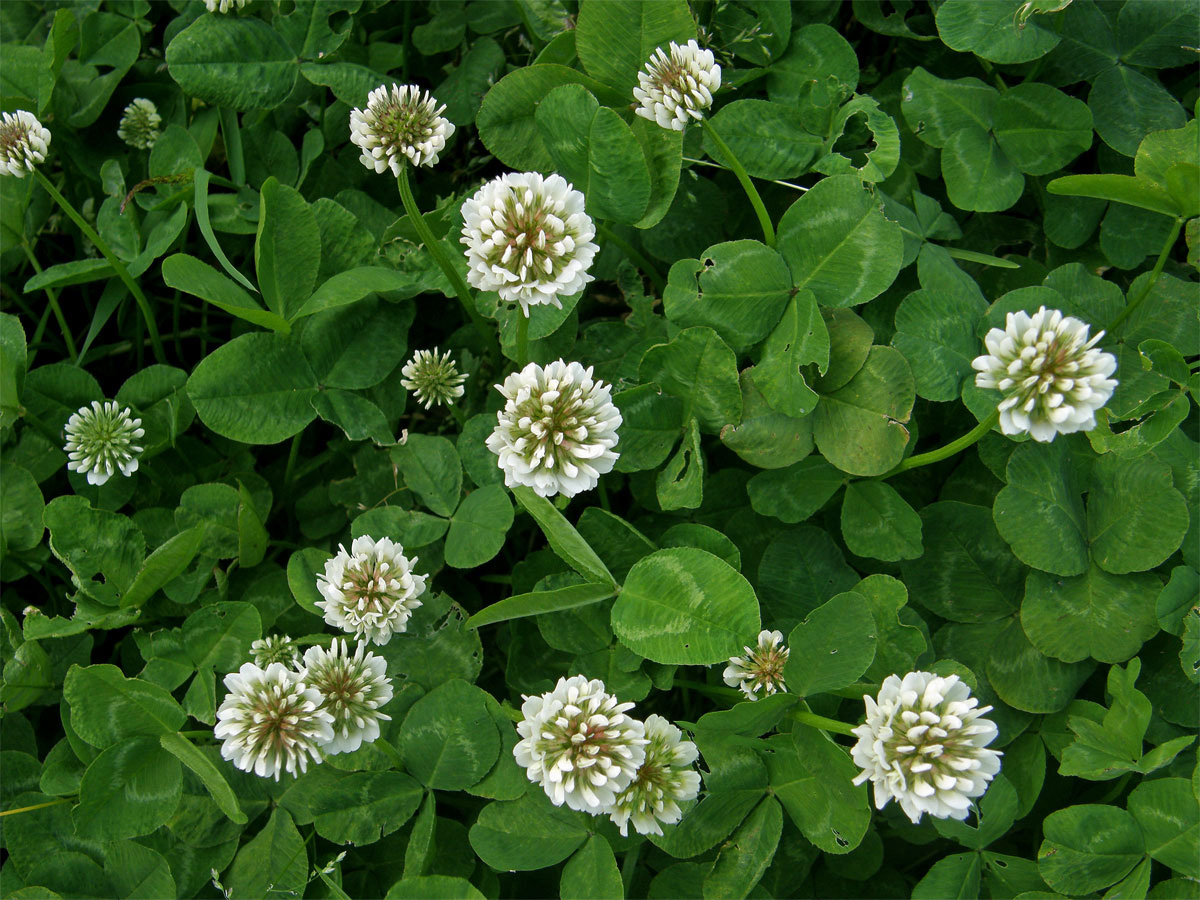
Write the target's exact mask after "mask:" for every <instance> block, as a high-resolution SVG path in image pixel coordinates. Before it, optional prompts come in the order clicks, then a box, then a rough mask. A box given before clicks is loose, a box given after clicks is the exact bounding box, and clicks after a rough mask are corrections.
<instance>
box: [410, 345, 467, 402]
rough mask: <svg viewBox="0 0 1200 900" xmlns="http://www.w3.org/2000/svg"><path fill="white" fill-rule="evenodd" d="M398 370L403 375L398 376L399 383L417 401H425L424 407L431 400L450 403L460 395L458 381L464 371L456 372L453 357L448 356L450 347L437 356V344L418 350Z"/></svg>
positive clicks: (461, 388) (462, 376)
mask: <svg viewBox="0 0 1200 900" xmlns="http://www.w3.org/2000/svg"><path fill="white" fill-rule="evenodd" d="M400 374H401V375H403V376H404V377H403V378H401V379H400V385H401V386H402V387H403V388H404V389H405V390H406V391H412V392H413V393H414V394H416V395H417V402H418V403H423V404H425V408H426V409H430V408H431V407H432V406H433V405H434V404H435V403H436V404H439V405H440V404H445V405H446V406H452V405H453V404H454V401H455V400H457V399H458V398H459V397H461V396H462V395H463V387H462V384H463V382H464V381H466V380H467V376H466V375H460V374H459V373H458V368H457V366H455V364H454V360H453V359H451V358H450V351H449V350H447V351H446V352H445V353H443V354H442V355H440V356H439V355H438V349H437V347H434V348H433V350H432V352H431V351H429V350H418V351H417V352H416V353H415V354H413V358H412V359H410V360H409V361H408V362H406V363H405V364H404V368H402V369H401V370H400Z"/></svg>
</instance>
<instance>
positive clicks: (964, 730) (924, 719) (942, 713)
mask: <svg viewBox="0 0 1200 900" xmlns="http://www.w3.org/2000/svg"><path fill="white" fill-rule="evenodd" d="M863 701H864V702H865V703H866V705H867V720H866V722H865V723H864V724H862V725H859V726H858V727H857V728H855V729H854V733H855V734H856V735H858V743H857V744H855V745H854V747H853V748H852V749H851V751H850V752H851V755H852V756H853V758H854V763H855V765H857V766H858V767H859V768H861V769H862V770H863V771H862V772H861V773H860V774H859V775H858V776H857V777H856V778H855V779H854V783H855V784H862V783H863V782H864V781H866V780H867V779H870V780H871V781H872V782H873V783H874V785H875V808H876V809H883V808H884V807H885V806H886V805H887V804H888V801H890V800H892V799H895V800H896V801H898V802H899V804H900V808H901V809H903V810H904V813H905V815H907V816H908V817H909V818H910V819H911V820H912V821H913V823H914V824H916V823H917V822H919V821H920V820H921V816H922V815H923V814H924V813H929V814H930V815H932V816H935V817H936V818H939V819H947V818H949V819H965V818H966V816H967V811H968V810H969V808H970V806H971V798H973V797H979V796H980V795H982V794H983V792H984V791H986V790H987V785H988V782H989V781H991V780H992V776H994V775H995V774H996V773H997V772H999V771H1000V755H1001V754H1000V752H999V751H998V750H988V749H987V745H988V744H990V743H991V742H992V741H993V740H994V739H995V737H996V733H997V732H996V725H995V723H993V722H991V721H990V720H988V719H984V718H982V716H983V714H984V713H986V712H989V711H991V709H992V707H990V706H984V707H980V706H979V701H978V700H977V699H975V698H974V697H972V696H971V690H970V688H968V687H967V685H966V684H964V683H963V682H962V681H960V680H959V678H958V676H957V675H948V676H945V677H942V676H939V675H934V674H932V673H930V672H909V673H908V674H907V675H905V676H904V679H903V680H901V679H900V676H899V675H889V676H888V677H887V678H886V679H885V680H884V682H883V685H882V686H881V687H880V689H879V696H878V698H876V699H874V700H872V699H871V698H870V697H867V696H864V697H863Z"/></svg>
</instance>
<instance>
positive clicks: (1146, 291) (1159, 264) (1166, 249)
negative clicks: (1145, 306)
mask: <svg viewBox="0 0 1200 900" xmlns="http://www.w3.org/2000/svg"><path fill="white" fill-rule="evenodd" d="M1181 228H1183V218H1182V217H1180V218H1177V219H1176V220H1175V225H1174V227H1172V228H1171V233H1170V234H1169V235H1168V236H1167V242H1166V243H1165V244H1163V248H1162V251H1161V252H1160V253H1159V254H1158V259H1157V260H1156V261H1155V263H1154V268H1153V269H1152V270H1151V272H1150V278H1149V280H1148V281H1147V282H1146V286H1145V287H1144V288H1142V292H1141V293H1140V294H1138V295H1137V299H1136V300H1134V301H1133V302H1132V303H1130V304H1129V305H1128V306H1126V307H1125V308H1124V309H1123V310H1121V314H1120V315H1119V316H1117V317H1116V318H1115V319H1113V320H1112V323H1111V324H1110V325H1109V326H1108V332H1109V334H1112V333H1113V332H1114V331H1116V330H1117V326H1118V325H1120V324H1121V323H1122V322H1124V321H1125V320H1126V319H1128V318H1129V316H1130V315H1131V314H1132V313H1133V311H1134V310H1135V309H1137V308H1138V307H1139V306H1141V305H1142V301H1144V300H1145V299H1146V298H1147V297H1149V296H1150V292H1151V291H1152V290H1154V285H1156V284H1157V283H1158V276H1159V275H1161V274H1162V270H1163V266H1164V265H1166V263H1167V257H1168V256H1170V255H1171V248H1172V247H1174V246H1175V241H1177V240H1178V239H1179V230H1180V229H1181Z"/></svg>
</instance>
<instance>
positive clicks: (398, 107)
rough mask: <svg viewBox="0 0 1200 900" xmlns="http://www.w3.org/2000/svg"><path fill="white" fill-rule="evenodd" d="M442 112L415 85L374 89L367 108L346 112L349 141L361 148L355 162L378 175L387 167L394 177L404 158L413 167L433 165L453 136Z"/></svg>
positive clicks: (450, 126)
mask: <svg viewBox="0 0 1200 900" xmlns="http://www.w3.org/2000/svg"><path fill="white" fill-rule="evenodd" d="M445 110H446V106H445V104H442V105H441V106H438V105H437V101H436V100H434V99H433V96H432V95H431V94H430V93H429V91H425V93H424V95H422V93H421V89H420V88H419V87H417V86H416V85H415V84H406V85H403V86H401V85H398V84H393V85H392V87H391V90H389V89H388V88H387V86H386V85H381V86H380V87H377V88H375V90H373V91H371V93H370V94H369V95H368V96H367V108H366V109H354V110H352V111H351V113H350V140H351V141H353V142H354V143H355V144H356V145H358V147H360V148H361V149H362V156H361V157H359V161H360V162H361V163H362V164H363V165H364V166H366V167H367V168H368V169H374V170H375V171H376V172H380V173H381V172H383V170H384V169H388V168H390V169H391V170H392V174H393V175H396V176H397V177H399V175H400V167H401V166H403V165H404V160H405V159H408V160H409V161H410V162H411V163H412V164H413V165H414V166H432V165H435V164H436V163H437V161H438V154H439V153H441V152H442V150H444V149H445V147H446V141H447V139H448V138H449V137H450V135H452V134H454V125H453V123H452V122H450V120H449V119H445V118H443V117H442V113H443V112H445Z"/></svg>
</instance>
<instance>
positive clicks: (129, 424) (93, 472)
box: [63, 400, 146, 486]
mask: <svg viewBox="0 0 1200 900" xmlns="http://www.w3.org/2000/svg"><path fill="white" fill-rule="evenodd" d="M141 424H142V420H141V419H135V418H133V416H132V415H130V412H129V409H128V408H124V407H122V406H121V405H120V404H119V403H117V402H116V401H115V400H107V401H105V402H104V403H103V404H101V403H100V401H99V400H93V401H92V405H91V406H81V407H80V408H79V410H78V411H77V412H75V413H74V414H73V415H72V416H71V418H70V419H68V420H67V426H66V435H67V442H66V444H64V445H63V449H64V450H65V451H67V457H68V462H67V469H68V470H70V471H72V472H79V473H80V474H84V473H86V474H87V480H88V484H94V485H97V486H98V485H102V484H104V483H105V482H106V481H108V479H110V478H112V477H113V475H114V474H116V473H117V472H120V473H121V474H122V475H132V474H133V473H134V472H136V471H137V468H138V460H137V456H138V454H139V453H141V452H142V448H141V447H139V446H137V445H136V444H134V443H133V442H134V441H136V440H137V439H138V438H140V437H143V436H144V435H145V434H146V432H145V430H144V429H143V428H142V427H141Z"/></svg>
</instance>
